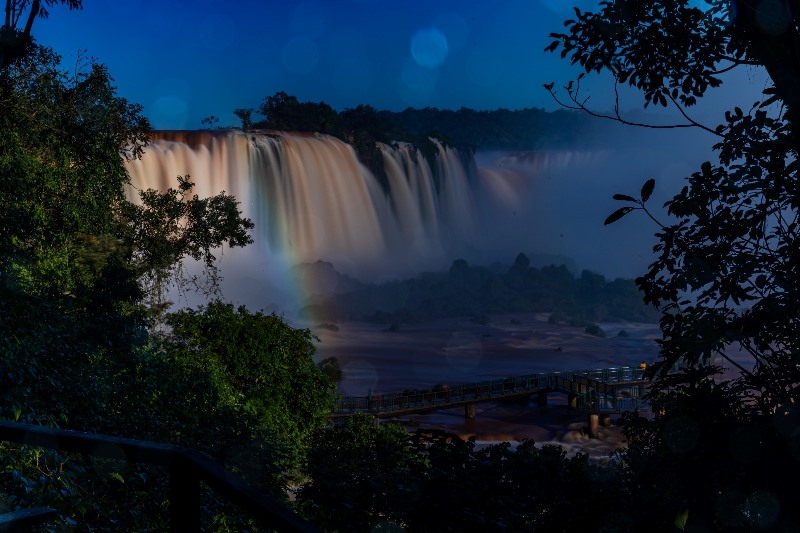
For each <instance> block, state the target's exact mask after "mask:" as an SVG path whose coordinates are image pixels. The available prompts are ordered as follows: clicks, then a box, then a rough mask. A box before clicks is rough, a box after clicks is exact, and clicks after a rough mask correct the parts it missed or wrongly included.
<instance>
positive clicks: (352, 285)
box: [296, 254, 659, 326]
mask: <svg viewBox="0 0 800 533" xmlns="http://www.w3.org/2000/svg"><path fill="white" fill-rule="evenodd" d="M296 268H297V269H298V271H299V273H300V274H301V275H305V276H308V275H313V276H320V275H324V276H325V277H326V278H331V279H338V280H339V281H338V282H337V284H336V291H335V292H334V293H333V294H331V295H330V296H326V297H325V298H324V299H321V300H320V299H316V300H313V301H311V302H310V303H309V304H308V305H307V306H306V307H305V308H304V309H303V310H302V312H303V313H308V314H310V315H313V316H314V317H317V318H324V319H326V320H336V319H348V318H349V319H360V320H369V321H373V322H378V323H384V324H396V325H399V324H403V323H415V322H422V321H425V320H432V319H438V318H448V317H471V318H474V319H482V318H483V317H487V316H488V315H493V314H503V313H541V312H547V313H552V314H553V316H554V317H560V318H558V320H563V321H565V322H573V323H576V324H582V325H583V326H586V325H587V324H586V323H587V322H598V321H614V320H630V321H637V322H656V321H657V320H658V316H659V315H658V313H657V312H656V311H655V310H654V309H653V308H652V307H649V306H646V305H645V304H644V303H643V302H642V295H641V293H640V292H639V290H638V289H637V288H636V285H635V284H634V282H633V280H630V279H621V278H620V279H615V280H613V281H609V280H606V279H605V277H603V276H602V275H600V274H596V273H593V272H590V271H588V270H584V271H583V272H581V274H580V276H578V277H577V278H576V277H575V275H574V274H573V273H572V272H570V271H569V270H568V269H567V267H566V266H564V265H561V266H555V265H550V266H544V267H541V268H536V267H533V266H531V262H530V259H529V258H528V257H527V256H526V255H525V254H519V255H518V256H517V258H516V259H515V261H514V263H513V264H512V265H511V266H503V265H499V264H495V265H493V266H491V267H479V266H471V265H470V264H469V263H467V262H466V261H464V260H463V259H459V260H456V261H454V262H453V264H452V266H451V267H450V269H449V270H448V271H447V272H428V273H424V274H422V275H420V276H417V277H416V278H413V279H407V280H403V281H392V282H386V283H382V284H368V283H362V282H359V281H357V280H354V279H351V278H349V277H347V276H343V275H341V274H339V273H337V272H335V270H333V266H332V265H330V264H329V263H323V262H318V263H315V264H308V265H301V266H298V267H296ZM310 271H313V273H312V272H310Z"/></svg>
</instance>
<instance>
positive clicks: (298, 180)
mask: <svg viewBox="0 0 800 533" xmlns="http://www.w3.org/2000/svg"><path fill="white" fill-rule="evenodd" d="M434 145H435V149H436V150H435V155H434V158H433V160H429V158H426V157H424V156H423V154H422V152H420V151H419V150H417V149H416V148H415V147H414V146H412V145H410V144H407V143H393V144H391V145H389V144H379V145H378V146H377V148H378V150H379V151H380V154H382V156H383V169H384V172H385V175H384V176H380V179H379V177H378V176H376V175H374V174H373V173H372V172H371V171H370V170H369V169H368V168H367V167H366V166H364V164H362V163H361V162H360V161H359V158H358V156H357V154H356V152H355V151H354V149H353V148H352V147H351V146H350V145H348V144H346V143H345V142H343V141H341V140H339V139H336V138H334V137H330V136H326V135H318V134H314V135H310V134H293V133H281V132H272V133H270V134H263V133H259V134H253V133H244V132H240V131H227V130H226V131H217V132H214V131H193V132H184V131H176V132H157V133H156V135H155V139H154V140H153V142H152V143H151V144H149V145H148V146H147V147H146V149H145V152H144V155H143V156H142V158H141V159H140V160H136V161H132V162H130V163H129V164H128V172H129V174H130V177H131V187H130V189H129V198H130V199H131V200H133V201H136V198H137V189H141V190H144V189H148V188H152V189H157V190H166V189H167V188H169V187H176V186H177V176H179V175H180V176H186V175H189V176H191V180H192V181H193V182H194V183H195V193H196V194H198V195H199V196H201V197H204V196H212V195H215V194H218V193H220V192H222V191H225V192H226V193H228V194H232V195H234V196H235V197H236V198H237V200H238V201H239V202H240V207H241V209H242V211H243V214H244V216H246V217H248V218H250V219H251V220H252V221H253V222H254V223H255V229H254V233H253V238H254V240H255V244H254V245H253V246H251V247H248V249H247V250H245V251H242V250H223V256H225V257H223V264H222V266H223V275H224V276H225V278H226V282H230V283H231V284H233V283H236V284H237V285H236V287H235V288H234V289H230V288H229V286H228V285H226V286H225V287H224V289H223V290H224V293H225V295H226V297H231V296H232V298H233V299H234V300H235V301H239V302H240V303H245V304H247V305H253V306H256V307H258V306H268V305H267V302H266V301H265V300H269V299H275V300H286V299H287V298H288V299H291V300H297V299H298V298H299V299H303V298H305V297H307V296H309V295H311V294H314V293H319V292H320V291H325V290H334V289H331V288H330V287H327V288H326V287H323V286H322V285H321V284H316V285H315V284H314V283H309V282H308V280H305V279H304V280H303V281H302V283H301V284H302V285H303V286H300V287H298V286H296V280H293V278H292V276H291V274H287V272H289V269H290V267H291V266H292V265H296V264H299V263H311V262H315V261H318V260H324V261H327V262H331V263H333V264H334V266H335V268H336V270H337V271H338V272H340V273H344V274H348V275H350V276H353V277H357V278H361V279H366V280H381V279H394V278H398V277H405V276H412V275H416V274H417V273H419V272H420V271H423V270H433V269H437V270H443V269H446V268H448V267H449V266H450V263H451V262H452V261H453V260H454V259H457V258H464V259H467V260H469V261H480V262H483V263H486V264H488V263H489V262H491V261H498V260H499V261H506V262H509V261H511V260H513V257H514V256H515V255H516V254H517V253H519V252H520V251H526V252H531V251H534V250H535V248H534V247H535V246H538V245H537V244H536V243H533V242H531V240H530V235H531V234H532V231H533V228H534V227H535V225H536V221H535V219H533V218H531V217H530V216H527V215H526V218H524V219H523V218H522V217H521V216H520V214H521V213H522V212H523V210H524V211H526V212H531V211H532V209H531V207H532V206H531V205H526V204H529V203H531V198H532V191H533V190H534V189H535V187H534V185H535V184H536V182H537V180H540V179H546V176H547V170H548V168H550V167H552V168H554V169H558V168H561V167H564V166H569V165H570V164H571V163H572V162H573V161H574V160H575V159H576V158H577V159H578V160H583V159H585V158H586V157H585V156H584V155H581V154H577V155H576V154H570V153H566V152H565V153H556V154H553V153H550V154H548V153H540V154H524V153H519V154H490V155H488V156H487V155H485V154H483V155H481V157H480V158H479V159H478V161H477V162H476V159H475V158H474V157H473V154H472V153H471V152H464V151H459V150H457V149H455V148H452V147H448V146H445V145H444V144H442V143H439V142H437V141H434ZM478 163H480V164H478ZM533 211H535V210H533ZM280 294H283V296H281V295H280Z"/></svg>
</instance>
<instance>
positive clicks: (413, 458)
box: [298, 416, 646, 531]
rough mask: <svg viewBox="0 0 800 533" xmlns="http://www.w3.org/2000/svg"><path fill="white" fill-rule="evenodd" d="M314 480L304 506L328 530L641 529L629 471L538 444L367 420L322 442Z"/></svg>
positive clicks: (313, 464) (329, 432) (333, 431)
mask: <svg viewBox="0 0 800 533" xmlns="http://www.w3.org/2000/svg"><path fill="white" fill-rule="evenodd" d="M332 458H333V460H332ZM309 473H310V475H311V478H312V481H311V482H310V483H309V484H307V485H306V486H305V487H303V488H302V490H301V491H300V492H299V494H298V500H299V501H300V502H301V505H302V506H303V507H302V508H303V509H304V510H305V512H307V513H309V514H310V515H311V516H313V517H314V520H315V522H316V523H318V524H319V525H321V526H322V527H324V528H325V529H327V530H336V531H372V530H390V531H392V530H399V529H400V528H403V529H405V530H409V531H504V530H510V531H581V530H588V531H597V530H600V529H601V528H603V527H607V528H609V530H626V526H627V527H630V528H631V529H630V530H631V531H634V530H635V529H632V527H633V526H634V524H633V523H632V522H631V521H630V520H627V519H626V518H625V515H624V514H622V513H621V511H624V510H626V501H625V500H624V499H623V498H621V497H620V496H622V494H621V491H622V476H621V471H620V470H618V469H617V468H616V467H604V466H599V465H594V464H591V463H590V462H589V461H588V458H587V456H585V455H577V456H575V457H571V458H569V457H567V456H566V453H565V451H564V450H563V449H562V448H561V447H558V446H552V445H551V446H535V445H534V443H533V442H532V441H525V442H523V443H521V444H520V445H519V446H517V447H516V449H513V448H512V447H511V445H510V444H508V443H499V444H494V445H490V446H485V447H477V446H476V444H475V440H474V438H470V439H468V440H463V439H461V438H460V437H458V436H457V435H454V434H450V433H445V432H442V431H425V430H419V431H417V432H416V433H415V434H413V435H409V434H408V432H407V431H406V430H405V429H404V428H402V427H401V426H399V425H395V424H393V423H388V424H380V425H379V426H377V427H374V424H373V420H372V419H371V418H370V417H368V416H359V417H353V418H351V419H349V420H348V421H347V422H346V423H345V424H342V425H337V426H333V427H331V428H328V429H326V430H324V431H323V432H321V433H320V434H319V435H318V438H317V444H316V445H315V446H314V448H313V452H312V453H311V456H310V458H309ZM644 523H646V522H644ZM618 528H619V529H618Z"/></svg>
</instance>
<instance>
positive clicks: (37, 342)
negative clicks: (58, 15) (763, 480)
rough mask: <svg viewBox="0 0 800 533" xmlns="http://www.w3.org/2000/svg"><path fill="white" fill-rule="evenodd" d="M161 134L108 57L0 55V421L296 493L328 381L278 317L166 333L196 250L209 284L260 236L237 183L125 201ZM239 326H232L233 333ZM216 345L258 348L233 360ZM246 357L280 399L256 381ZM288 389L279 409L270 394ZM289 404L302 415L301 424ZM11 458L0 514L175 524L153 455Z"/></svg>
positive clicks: (1, 474) (187, 320)
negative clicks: (206, 193)
mask: <svg viewBox="0 0 800 533" xmlns="http://www.w3.org/2000/svg"><path fill="white" fill-rule="evenodd" d="M54 3H56V2H44V4H45V5H51V4H54ZM41 5H42V2H38V1H35V2H33V3H30V2H26V1H16V2H8V3H7V6H12V7H13V8H14V9H24V8H27V7H31V8H36V9H38V8H37V7H36V6H41ZM6 13H7V16H9V17H12V18H13V17H15V16H16V15H13V14H12V15H8V13H9V12H8V11H6ZM15 13H16V11H15ZM37 13H39V12H37ZM16 21H17V19H16V18H13V22H14V23H16ZM2 45H3V43H0V47H1V46H2ZM0 53H5V52H4V49H2V48H0ZM149 131H150V126H149V123H148V121H147V119H146V118H144V117H143V116H142V115H141V107H140V106H137V105H135V104H131V103H129V102H127V101H126V100H125V99H123V98H121V97H119V96H117V94H116V91H115V88H114V86H113V81H112V79H111V76H110V75H109V73H108V71H107V70H106V69H105V67H103V66H102V65H98V64H94V63H92V62H90V61H89V62H85V63H84V62H81V63H80V64H79V65H78V66H77V68H76V69H75V71H74V74H68V73H65V72H64V71H63V70H62V67H61V66H60V58H59V57H58V56H56V55H55V54H54V53H53V52H52V51H51V50H48V49H46V48H43V47H39V46H37V45H36V44H35V43H34V42H33V41H31V42H29V43H28V45H27V46H26V47H25V49H24V50H22V51H21V52H20V53H19V54H17V55H16V56H15V57H14V60H13V61H8V62H7V63H6V64H4V65H3V66H2V68H0V418H3V419H10V420H13V421H20V422H27V423H35V424H42V425H48V426H59V427H64V428H70V429H78V430H84V431H90V432H99V433H105V434H110V435H117V436H122V437H128V438H141V439H146V440H155V441H160V442H169V443H175V444H180V445H184V446H191V447H194V448H195V449H198V450H200V451H202V452H204V453H207V454H209V455H211V456H213V457H214V458H216V459H217V460H219V461H221V462H224V463H225V465H226V466H227V467H229V468H231V469H234V470H237V471H238V472H240V473H242V474H243V475H245V476H246V477H248V479H249V480H250V481H252V482H255V483H257V484H258V485H260V486H261V487H263V488H266V489H268V490H271V491H272V492H273V494H275V495H278V496H280V497H285V494H286V492H285V489H286V483H287V479H288V477H287V475H286V474H287V472H286V465H288V464H290V461H289V460H288V459H287V457H288V458H296V457H297V456H298V454H299V452H298V447H299V445H298V441H299V440H300V437H299V436H302V434H303V431H305V432H306V433H308V432H310V431H311V429H309V427H308V426H312V427H316V426H314V424H317V425H318V424H319V423H320V419H321V416H322V415H321V414H320V413H321V412H323V411H324V410H325V409H326V408H327V406H329V404H330V398H331V389H332V386H331V384H330V382H329V381H328V379H327V378H326V377H325V376H324V375H323V374H322V372H321V371H320V370H319V369H318V368H317V367H316V365H314V364H313V362H311V353H312V351H313V345H311V340H310V338H309V335H308V333H307V332H303V331H298V330H293V329H292V328H290V327H289V326H287V325H286V324H285V323H283V322H282V321H281V320H280V319H278V318H277V317H272V318H273V319H274V320H271V319H270V318H268V317H264V316H262V315H255V317H254V316H252V315H249V314H247V313H244V312H243V311H239V313H238V314H235V313H234V312H233V311H232V309H231V308H229V307H226V306H224V305H223V304H219V305H218V306H215V307H213V309H214V310H217V312H215V313H213V314H212V313H211V312H210V311H209V312H198V313H197V314H196V315H191V314H189V315H187V316H183V315H177V316H175V317H174V318H173V322H172V325H173V330H172V333H173V336H172V337H170V339H176V338H177V337H178V336H179V335H181V334H183V335H184V339H183V340H185V343H183V344H180V345H177V344H170V342H168V341H163V342H156V339H155V338H154V336H153V334H152V328H151V326H152V325H153V318H154V317H157V316H158V317H163V316H164V315H163V311H164V307H163V306H159V305H157V304H159V303H164V302H163V298H162V297H161V293H160V290H161V287H162V286H163V282H164V280H165V279H167V278H169V277H171V276H173V275H174V274H175V273H176V272H177V271H179V270H180V265H181V263H182V262H183V261H184V260H186V259H190V260H198V261H199V262H200V263H201V264H202V265H203V266H205V267H206V269H207V272H208V273H209V274H210V279H211V284H212V287H211V288H213V282H214V281H215V280H216V279H217V277H216V270H215V259H216V258H215V253H216V251H215V250H217V249H218V247H219V246H222V245H226V246H244V245H246V244H248V243H249V242H251V239H250V237H249V235H248V231H249V229H250V228H251V227H252V224H251V223H250V222H249V221H248V220H247V219H244V218H243V217H242V216H241V213H240V211H239V209H238V204H237V202H236V201H235V199H234V198H232V197H231V196H229V195H226V194H224V193H221V194H219V195H216V196H213V197H211V198H199V197H197V196H196V195H194V194H192V183H191V181H190V180H189V178H188V176H187V177H185V178H179V179H178V186H177V188H176V189H171V190H168V191H163V192H159V191H143V192H142V194H141V195H140V197H139V199H138V202H137V203H132V202H130V201H128V199H127V196H126V187H127V186H128V185H129V178H128V174H127V172H126V168H125V160H126V159H130V158H134V157H137V156H138V155H139V154H141V152H142V150H143V148H144V146H145V145H146V143H147V142H148V134H149ZM232 315H233V316H232ZM201 318H202V320H203V322H202V326H203V327H204V328H208V330H209V331H215V332H216V333H218V334H219V335H218V336H217V337H215V338H214V339H212V340H209V341H208V342H207V343H206V344H203V340H202V333H201V332H197V331H194V330H192V326H191V324H193V323H196V322H198V321H199V320H200V319H201ZM244 322H246V325H247V327H246V328H245V327H240V328H239V329H238V330H237V334H236V336H235V338H231V337H230V336H228V337H225V336H224V335H222V332H223V331H224V332H231V331H234V330H235V329H236V328H235V327H234V326H235V325H236V324H237V323H244ZM248 328H249V329H248ZM221 340H224V341H225V342H236V343H238V344H237V347H242V346H246V345H248V342H249V343H250V344H253V343H256V342H258V343H259V346H260V347H261V351H258V350H255V349H254V350H251V351H248V352H241V353H239V352H237V356H238V358H237V359H235V360H231V361H228V362H227V363H230V364H229V365H226V364H223V363H222V362H221V361H222V359H221V358H222V357H223V356H224V355H227V354H228V352H227V351H225V350H226V349H227V348H230V346H228V347H226V346H225V344H224V343H223V342H221ZM193 341H194V342H195V343H194V344H193ZM189 347H191V349H190V348H189ZM264 350H266V351H267V352H266V354H267V355H265V352H264ZM247 357H252V360H251V361H248V360H247ZM270 357H272V358H271V359H270ZM234 363H235V364H234ZM268 364H271V365H272V366H270V367H269V368H265V367H266V366H268ZM259 365H260V366H259ZM247 367H252V368H254V369H255V368H259V369H261V370H262V371H263V372H262V374H260V375H259V377H260V378H263V379H266V377H269V380H268V382H269V383H270V385H271V386H273V387H274V388H275V390H276V394H274V395H272V394H265V393H264V390H263V388H260V389H259V388H258V387H252V388H251V387H249V386H247V385H248V382H247V380H248V378H247V376H246V373H245V372H244V371H243V370H242V369H243V368H247ZM263 379H262V381H263ZM278 389H280V390H281V391H282V392H283V393H284V394H283V395H279V394H277V390H278ZM245 394H249V397H248V398H247V400H248V401H244V400H243V399H242V398H243V396H244V395H245ZM292 394H294V395H292ZM277 397H280V399H281V402H282V403H280V407H281V408H282V410H278V404H277V403H275V404H272V403H270V402H269V400H272V399H274V398H277ZM317 401H318V403H314V402H317ZM289 402H292V403H291V405H292V408H294V406H295V405H298V406H301V409H299V410H298V413H299V415H298V416H300V417H305V418H302V419H300V420H294V419H292V417H291V415H289V414H287V412H289V411H291V409H290V408H289V407H287V405H288V403H289ZM268 415H271V416H268ZM291 439H294V440H291ZM0 457H2V461H0V493H2V495H3V498H2V500H3V501H2V506H3V510H5V509H6V508H10V509H16V508H20V507H23V508H24V507H32V506H39V505H46V506H51V507H55V508H56V509H58V510H59V511H60V512H61V513H62V517H63V518H62V523H61V524H59V525H58V526H57V528H58V530H96V529H104V530H120V529H121V530H129V531H154V530H155V531H160V530H164V529H165V528H166V524H165V523H164V518H165V517H166V515H165V514H164V509H165V508H166V507H167V506H168V505H169V491H168V484H167V477H166V476H165V475H164V472H163V471H159V470H158V469H157V468H149V467H145V466H142V465H135V464H127V463H126V462H124V461H98V460H90V459H87V458H85V457H82V456H73V455H67V454H62V453H59V452H55V451H49V450H44V451H43V450H40V449H31V448H29V447H26V446H15V445H10V444H8V443H0ZM295 460H296V459H295ZM203 502H204V507H203V513H204V514H206V515H208V516H207V518H208V520H209V521H210V520H211V519H212V518H214V517H215V515H217V517H219V516H222V515H220V514H219V513H220V512H221V510H223V509H225V508H224V507H222V506H221V504H220V502H219V501H217V499H216V498H215V497H214V496H212V495H207V496H204V498H203ZM226 514H230V513H228V511H227V509H226ZM233 514H236V512H235V511H234V512H233ZM223 519H224V516H223V517H222V518H220V520H222V521H223V522H224V520H223ZM231 527H235V525H231Z"/></svg>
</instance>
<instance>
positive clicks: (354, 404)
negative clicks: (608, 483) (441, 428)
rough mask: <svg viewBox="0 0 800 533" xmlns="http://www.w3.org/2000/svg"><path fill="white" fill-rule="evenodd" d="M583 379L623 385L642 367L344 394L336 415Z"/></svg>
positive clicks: (565, 386)
mask: <svg viewBox="0 0 800 533" xmlns="http://www.w3.org/2000/svg"><path fill="white" fill-rule="evenodd" d="M578 376H580V377H582V378H584V380H582V381H584V384H588V383H604V384H622V383H626V382H634V383H635V382H640V381H642V380H643V371H642V370H641V369H639V368H631V367H617V368H600V369H590V370H577V371H560V372H540V373H538V374H527V375H523V376H513V377H508V378H500V379H495V380H487V381H478V382H474V383H465V384H457V385H437V386H435V387H433V388H431V389H413V390H405V391H402V392H392V393H386V394H382V393H381V394H378V393H376V394H370V395H368V396H345V397H343V398H341V399H340V400H339V401H338V402H337V403H336V406H335V407H334V414H336V413H349V412H355V411H367V412H381V411H401V410H405V409H414V408H422V407H428V406H429V407H436V406H437V405H447V404H453V403H460V402H468V401H470V400H483V399H491V398H498V397H503V396H511V395H514V394H519V393H523V392H535V391H539V390H546V389H550V390H565V391H567V392H578V390H577V389H576V387H575V385H574V384H575V382H576V378H577V377H578Z"/></svg>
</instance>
